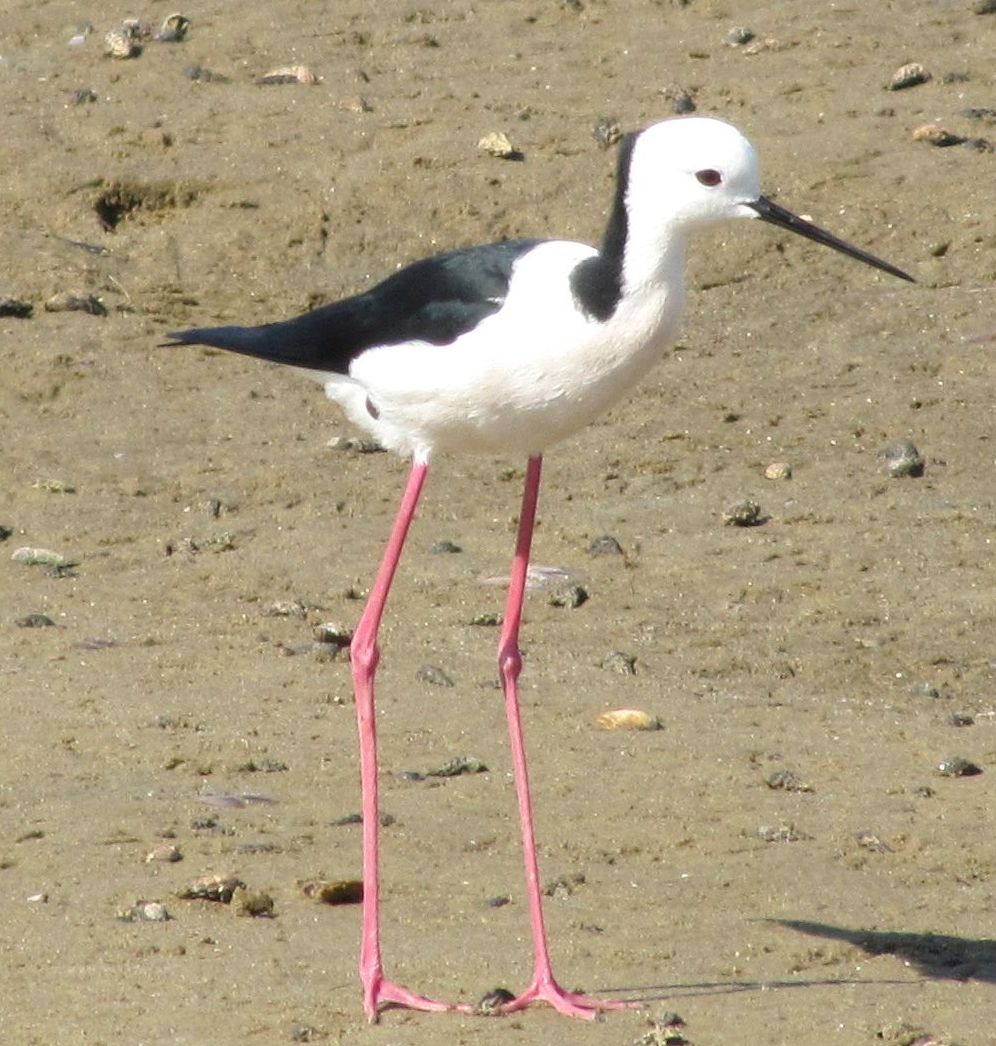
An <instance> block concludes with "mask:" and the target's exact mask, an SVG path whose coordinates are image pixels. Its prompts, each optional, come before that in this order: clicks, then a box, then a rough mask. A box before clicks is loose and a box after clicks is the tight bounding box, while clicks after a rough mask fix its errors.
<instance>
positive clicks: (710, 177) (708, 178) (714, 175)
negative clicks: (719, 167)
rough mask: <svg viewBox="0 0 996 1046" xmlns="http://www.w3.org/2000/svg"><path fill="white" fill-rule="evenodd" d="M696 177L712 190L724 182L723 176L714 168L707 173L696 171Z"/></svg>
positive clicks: (706, 171)
mask: <svg viewBox="0 0 996 1046" xmlns="http://www.w3.org/2000/svg"><path fill="white" fill-rule="evenodd" d="M695 177H696V178H698V180H699V182H700V183H701V184H702V185H708V186H709V187H710V188H712V187H713V186H714V185H719V184H720V182H722V180H723V176H722V175H721V174H720V173H719V171H714V170H712V168H709V169H708V170H705V171H696V172H695Z"/></svg>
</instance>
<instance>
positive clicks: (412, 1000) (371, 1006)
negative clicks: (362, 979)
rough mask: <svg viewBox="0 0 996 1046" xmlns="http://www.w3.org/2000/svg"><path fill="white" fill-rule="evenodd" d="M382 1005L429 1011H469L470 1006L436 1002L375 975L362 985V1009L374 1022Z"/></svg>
mask: <svg viewBox="0 0 996 1046" xmlns="http://www.w3.org/2000/svg"><path fill="white" fill-rule="evenodd" d="M383 1006H401V1007H403V1008H405V1009H409V1010H427V1011H429V1012H430V1013H442V1012H444V1011H445V1010H457V1011H459V1012H461V1013H470V1012H471V1008H470V1007H469V1006H467V1005H465V1004H460V1003H458V1004H455V1005H450V1004H449V1003H446V1002H436V1000H435V999H427V998H426V997H425V996H424V995H418V994H416V993H415V992H412V991H409V990H408V989H407V988H403V987H402V986H401V985H400V984H395V982H394V981H389V980H387V979H385V978H384V977H377V978H375V979H374V980H373V981H372V982H371V983H370V984H367V985H364V989H363V1009H364V1010H366V1014H367V1017H368V1018H369V1019H370V1022H371V1023H375V1022H376V1020H377V1017H378V1015H379V1013H380V1010H381V1007H383Z"/></svg>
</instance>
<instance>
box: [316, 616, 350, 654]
mask: <svg viewBox="0 0 996 1046" xmlns="http://www.w3.org/2000/svg"><path fill="white" fill-rule="evenodd" d="M312 635H314V637H315V642H317V643H326V644H328V645H330V646H334V647H336V648H337V649H342V648H343V647H347V646H349V644H350V643H351V642H352V641H353V633H352V631H351V630H350V629H348V628H347V627H346V626H345V625H340V624H339V622H338V621H323V622H322V624H320V625H315V627H314V629H313V630H312Z"/></svg>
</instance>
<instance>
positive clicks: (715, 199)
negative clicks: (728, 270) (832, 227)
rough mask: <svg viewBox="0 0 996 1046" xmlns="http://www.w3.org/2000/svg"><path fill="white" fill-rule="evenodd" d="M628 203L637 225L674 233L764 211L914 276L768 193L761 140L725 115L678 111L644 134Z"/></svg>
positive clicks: (772, 219)
mask: <svg viewBox="0 0 996 1046" xmlns="http://www.w3.org/2000/svg"><path fill="white" fill-rule="evenodd" d="M626 204H627V208H628V210H629V219H630V225H631V227H633V226H635V225H636V224H637V223H641V224H642V223H644V222H648V223H652V224H656V225H657V226H658V227H659V228H660V230H661V232H662V233H663V234H664V235H668V236H673V235H675V234H678V235H681V234H687V233H689V232H692V231H694V230H695V229H698V228H703V227H706V226H709V225H714V224H716V223H718V222H722V221H726V220H728V219H731V218H760V219H762V221H766V222H769V223H771V224H772V225H777V226H779V227H780V228H783V229H788V230H789V231H791V232H795V233H798V234H799V235H800V236H804V237H806V238H807V239H809V240H815V241H816V242H817V243H822V244H823V245H824V246H827V247H832V248H833V249H834V250H836V251H840V252H841V253H842V254H846V255H848V256H850V257H852V258H857V259H858V260H859V261H863V262H865V263H866V264H868V265H871V266H874V267H875V268H876V269H881V270H882V271H884V272H888V273H890V274H891V275H893V276H898V277H900V278H901V279H904V280H911V279H912V277H910V276H908V275H907V274H906V273H905V272H903V271H902V270H901V269H897V268H896V267H895V266H894V265H890V264H889V263H888V262H885V261H882V260H881V259H880V258H876V257H875V256H874V255H873V254H869V253H868V252H867V251H863V250H861V249H860V248H858V247H854V246H852V245H851V244H849V243H846V242H845V241H843V240H840V239H838V238H837V237H836V236H833V235H832V234H831V233H828V232H826V231H825V230H823V229H821V228H819V226H817V225H814V224H813V223H812V222H808V221H806V220H804V219H803V218H799V217H798V216H796V215H795V214H793V213H792V212H791V211H788V210H786V209H785V208H784V207H781V206H779V205H778V204H776V203H773V202H772V201H771V200H769V199H768V198H767V197H766V196H764V195H763V194H762V193H761V181H760V173H759V168H758V161H757V153H756V152H755V150H754V147H753V146H752V145H751V144H750V142H749V141H747V139H746V138H745V137H744V136H743V135H742V134H741V133H740V132H739V131H738V130H737V129H736V128H735V127H731V126H730V124H728V123H724V122H723V121H722V120H716V119H712V118H710V117H701V116H690V117H679V118H677V119H672V120H665V121H663V122H662V123H657V124H653V125H652V126H650V127H648V128H647V129H646V130H644V131H642V132H641V133H640V134H639V135H637V137H636V140H635V142H634V144H633V152H632V156H631V159H630V163H629V172H628V182H627V187H626Z"/></svg>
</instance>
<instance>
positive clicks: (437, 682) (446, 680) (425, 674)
mask: <svg viewBox="0 0 996 1046" xmlns="http://www.w3.org/2000/svg"><path fill="white" fill-rule="evenodd" d="M415 678H416V679H417V680H418V681H419V682H420V683H428V684H429V685H430V686H453V680H452V679H450V677H449V676H448V675H447V674H446V672H444V671H443V669H441V668H440V667H439V666H438V665H423V666H422V667H421V668H420V669H419V670H418V671H417V672H416V673H415Z"/></svg>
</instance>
